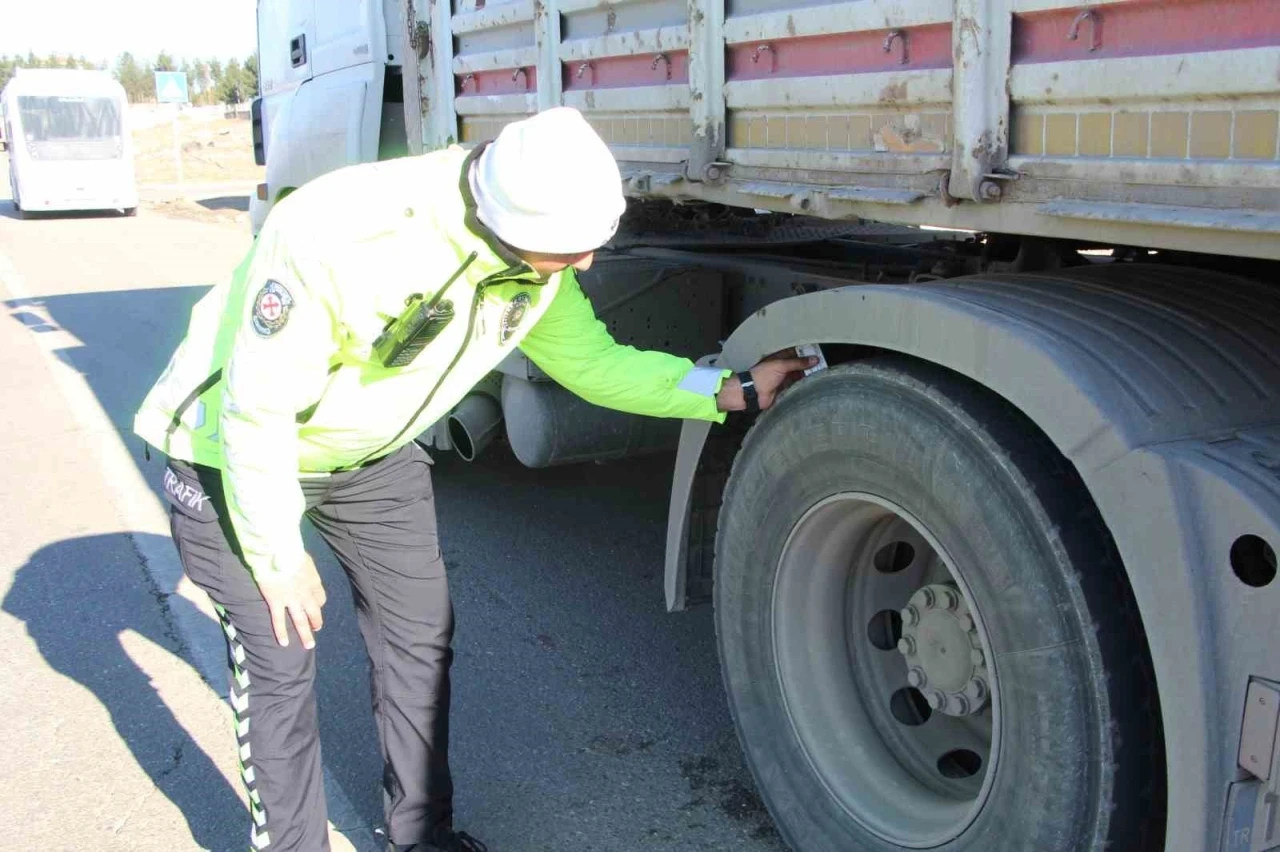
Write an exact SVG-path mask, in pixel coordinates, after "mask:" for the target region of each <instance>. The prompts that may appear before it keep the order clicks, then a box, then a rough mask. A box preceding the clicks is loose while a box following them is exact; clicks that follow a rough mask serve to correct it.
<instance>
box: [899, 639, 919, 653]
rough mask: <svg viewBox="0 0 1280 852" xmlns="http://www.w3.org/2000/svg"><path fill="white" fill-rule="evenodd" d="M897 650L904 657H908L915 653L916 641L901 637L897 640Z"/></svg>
mask: <svg viewBox="0 0 1280 852" xmlns="http://www.w3.org/2000/svg"><path fill="white" fill-rule="evenodd" d="M898 650H899V651H901V652H902V655H903V656H904V657H910V656H911V655H912V654H914V653H915V652H916V640H914V639H912V638H911V637H910V636H903V637H902V638H901V639H899V640H898Z"/></svg>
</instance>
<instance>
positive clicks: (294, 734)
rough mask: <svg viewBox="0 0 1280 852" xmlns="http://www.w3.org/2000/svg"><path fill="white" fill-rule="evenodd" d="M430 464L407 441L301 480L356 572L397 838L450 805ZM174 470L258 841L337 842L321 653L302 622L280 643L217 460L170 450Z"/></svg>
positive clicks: (182, 525) (319, 522) (328, 535)
mask: <svg viewBox="0 0 1280 852" xmlns="http://www.w3.org/2000/svg"><path fill="white" fill-rule="evenodd" d="M429 464H430V461H429V459H428V457H427V455H426V453H425V452H424V451H423V450H422V449H421V448H420V447H419V446H418V445H417V444H414V443H410V444H409V445H408V446H406V447H404V448H403V449H401V450H399V451H397V452H395V453H393V454H391V455H390V456H387V457H386V458H384V459H381V460H379V461H377V462H375V463H373V464H371V465H368V466H367V467H364V468H361V469H359V470H354V471H346V472H342V473H335V474H329V475H326V476H325V477H323V478H320V479H310V478H308V479H304V480H302V483H303V491H304V493H305V495H306V500H307V516H308V517H309V518H310V519H311V522H312V523H313V524H314V525H315V527H316V529H317V530H318V531H319V532H320V535H321V536H323V538H324V539H325V541H326V542H327V543H328V545H329V546H330V547H331V548H332V549H333V552H334V554H335V555H336V556H337V557H338V561H339V562H340V563H341V564H342V567H343V570H344V571H345V572H346V574H347V579H348V580H349V581H350V583H351V593H352V597H353V598H354V600H355V606H356V611H357V616H358V620H359V623H360V631H361V633H362V634H363V636H364V642H365V648H366V649H367V651H368V654H369V663H370V666H371V677H370V680H371V687H372V693H373V714H374V719H375V722H376V724H377V728H378V738H379V741H380V742H381V746H382V758H383V763H384V767H385V768H384V772H383V779H382V783H383V791H384V805H385V808H386V820H387V829H388V833H389V835H390V838H391V840H392V841H394V842H395V843H398V844H412V843H418V842H422V841H423V840H426V839H428V838H429V837H430V835H431V834H432V833H434V832H435V831H436V830H438V829H440V828H445V827H448V826H449V825H450V824H451V823H452V816H453V783H452V779H451V777H450V774H449V666H450V664H451V663H452V660H453V652H452V650H451V649H450V642H451V640H452V638H453V607H452V604H451V603H450V601H449V585H448V580H447V579H446V577H445V569H444V562H443V561H442V560H441V557H440V547H439V541H438V538H437V535H436V517H435V501H434V498H433V495H432V489H431V475H430V468H429ZM164 479H165V482H164V486H165V488H164V490H165V494H166V496H167V497H168V498H169V503H170V505H171V508H170V520H171V525H172V531H173V540H174V542H175V543H176V544H177V546H178V553H179V555H180V557H181V559H182V566H183V568H184V570H185V571H186V573H187V576H188V577H190V578H191V580H192V581H193V582H194V583H195V584H196V585H198V586H199V587H201V588H202V589H204V590H205V591H206V592H208V594H209V597H210V598H212V599H213V601H214V603H215V605H216V607H217V611H218V615H219V617H220V618H221V620H222V628H223V631H224V632H225V633H226V637H227V653H228V659H229V663H230V669H231V677H230V684H231V693H230V698H231V704H232V707H233V708H234V710H235V720H236V733H237V736H238V745H239V749H240V762H241V773H242V776H243V779H244V783H245V786H246V788H247V790H248V793H249V800H250V818H251V829H250V842H251V843H252V844H253V846H254V848H259V849H265V848H268V847H269V848H270V849H271V850H272V852H277V850H279V852H285V850H301V851H302V852H315V850H327V849H328V848H329V841H328V830H327V815H326V809H325V799H324V783H323V780H322V764H321V758H320V736H319V727H318V725H317V716H316V700H315V692H314V683H315V651H308V650H306V649H304V648H303V647H302V643H301V641H300V640H299V639H298V636H297V634H296V633H295V632H294V631H293V627H292V625H290V627H289V630H290V639H289V645H288V646H287V647H284V648H282V647H280V645H279V644H278V643H277V642H276V640H275V638H274V636H273V634H272V631H271V619H270V616H269V614H268V611H267V606H266V604H265V603H264V602H263V600H262V596H261V595H260V594H259V593H258V588H257V586H256V585H255V584H254V581H253V578H252V577H251V576H250V574H249V571H248V569H247V568H246V566H245V564H244V560H243V559H242V558H241V555H240V548H239V545H238V544H237V543H236V538H235V534H234V532H233V531H232V529H231V525H230V523H229V522H228V520H227V510H226V502H225V498H224V496H223V490H222V482H221V474H220V473H219V471H217V470H214V469H212V468H205V467H196V466H193V465H189V464H186V463H185V462H180V461H177V460H170V462H169V466H168V469H167V470H166V471H165V474H164ZM322 636H323V633H322V634H321V637H322ZM320 641H322V638H321V639H320Z"/></svg>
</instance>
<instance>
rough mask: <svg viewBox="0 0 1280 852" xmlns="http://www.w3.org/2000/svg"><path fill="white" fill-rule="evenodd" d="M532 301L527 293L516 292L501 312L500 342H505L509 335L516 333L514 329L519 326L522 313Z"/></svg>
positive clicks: (527, 309)
mask: <svg viewBox="0 0 1280 852" xmlns="http://www.w3.org/2000/svg"><path fill="white" fill-rule="evenodd" d="M532 303H533V299H532V298H531V297H530V296H529V294H528V293H516V295H515V296H514V297H513V298H512V299H511V302H510V304H508V305H507V307H506V309H505V310H503V312H502V328H501V330H500V333H499V336H500V338H501V342H502V343H506V342H507V341H508V340H510V339H511V335H513V334H515V333H516V329H517V328H518V327H519V326H520V322H521V320H523V319H524V315H525V314H526V313H528V312H529V305H531V304H532Z"/></svg>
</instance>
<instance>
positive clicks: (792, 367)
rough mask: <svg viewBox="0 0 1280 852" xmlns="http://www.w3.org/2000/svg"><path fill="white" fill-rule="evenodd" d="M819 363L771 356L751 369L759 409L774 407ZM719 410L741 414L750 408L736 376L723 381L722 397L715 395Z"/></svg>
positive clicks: (806, 359) (805, 359)
mask: <svg viewBox="0 0 1280 852" xmlns="http://www.w3.org/2000/svg"><path fill="white" fill-rule="evenodd" d="M785 351H787V352H791V351H792V350H790V349H788V350H785ZM817 363H818V359H817V358H783V357H778V356H776V355H771V356H769V357H768V358H766V359H765V360H763V361H761V362H760V363H759V364H756V365H755V366H754V367H752V368H751V378H753V379H754V380H755V384H756V396H757V397H758V398H759V400H760V409H761V410H762V411H763V410H764V409H766V408H768V407H769V406H771V405H773V401H774V400H775V399H777V397H778V394H779V393H781V392H782V391H783V389H785V388H786V387H788V386H789V385H791V384H793V383H794V382H796V381H798V380H799V379H801V378H803V377H804V371H805V370H807V369H808V368H810V367H812V366H814V365H815V364H817ZM716 407H717V408H719V409H720V410H721V411H742V410H743V409H745V408H746V407H747V400H746V398H745V397H744V396H743V395H742V383H741V382H740V381H738V377H737V376H730V377H729V378H727V379H725V380H724V384H723V385H721V387H720V393H718V394H716Z"/></svg>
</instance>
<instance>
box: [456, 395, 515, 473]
mask: <svg viewBox="0 0 1280 852" xmlns="http://www.w3.org/2000/svg"><path fill="white" fill-rule="evenodd" d="M448 425H449V440H450V441H451V442H452V443H453V448H454V450H456V451H457V453H458V455H460V456H462V458H463V459H464V460H466V461H475V458H476V456H478V455H480V452H481V451H482V450H483V449H484V448H485V447H487V446H488V445H489V442H490V441H492V440H493V439H494V437H495V436H496V435H497V434H498V430H499V429H500V428H501V427H502V406H501V405H499V404H498V401H497V400H495V399H494V398H493V397H491V396H489V395H488V394H485V393H473V394H471V395H469V396H467V397H466V398H465V399H463V400H462V402H460V403H458V407H457V408H455V409H454V410H453V413H452V414H450V415H449V422H448Z"/></svg>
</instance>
